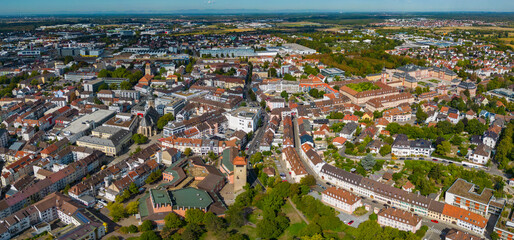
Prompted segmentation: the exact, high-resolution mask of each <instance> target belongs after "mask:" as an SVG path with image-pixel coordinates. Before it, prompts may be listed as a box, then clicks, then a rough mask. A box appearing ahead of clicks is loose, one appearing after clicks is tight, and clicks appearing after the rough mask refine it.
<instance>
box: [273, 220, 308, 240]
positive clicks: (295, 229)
mask: <svg viewBox="0 0 514 240" xmlns="http://www.w3.org/2000/svg"><path fill="white" fill-rule="evenodd" d="M305 227H307V224H306V223H305V222H300V223H294V224H290V225H289V227H287V228H286V230H285V231H284V233H283V234H282V235H281V236H280V237H279V238H278V239H279V240H287V239H294V238H295V237H296V236H298V233H299V232H300V230H302V229H303V228H305Z"/></svg>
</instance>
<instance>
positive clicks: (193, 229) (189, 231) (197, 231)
mask: <svg viewBox="0 0 514 240" xmlns="http://www.w3.org/2000/svg"><path fill="white" fill-rule="evenodd" d="M202 232H203V230H202V228H201V227H200V226H199V225H198V224H195V223H191V224H188V225H187V226H186V229H185V230H184V232H183V233H182V239H183V240H196V239H198V238H199V237H200V236H201V234H202Z"/></svg>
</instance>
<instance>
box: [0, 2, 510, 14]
mask: <svg viewBox="0 0 514 240" xmlns="http://www.w3.org/2000/svg"><path fill="white" fill-rule="evenodd" d="M196 9H198V10H211V11H215V10H222V9H252V10H265V11H290V10H293V11H294V10H301V11H306V10H307V11H343V12H377V11H378V12H381V11H395V12H410V11H421V12H424V11H500V12H514V0H0V14H1V15H17V14H26V13H102V12H120V13H123V12H130V13H152V12H153V13H170V12H177V11H180V10H196ZM221 12H222V11H221Z"/></svg>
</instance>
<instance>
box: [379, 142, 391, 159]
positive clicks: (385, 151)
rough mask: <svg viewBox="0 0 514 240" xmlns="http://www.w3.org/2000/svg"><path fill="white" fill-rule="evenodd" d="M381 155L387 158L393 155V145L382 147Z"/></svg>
mask: <svg viewBox="0 0 514 240" xmlns="http://www.w3.org/2000/svg"><path fill="white" fill-rule="evenodd" d="M379 153H380V155H381V156H385V155H387V154H389V153H391V145H389V144H385V145H384V146H382V147H381V148H380V150H379Z"/></svg>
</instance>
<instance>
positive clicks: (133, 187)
mask: <svg viewBox="0 0 514 240" xmlns="http://www.w3.org/2000/svg"><path fill="white" fill-rule="evenodd" d="M129 191H130V193H132V194H136V193H138V192H139V188H137V186H136V184H135V183H134V182H132V183H130V185H129Z"/></svg>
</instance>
